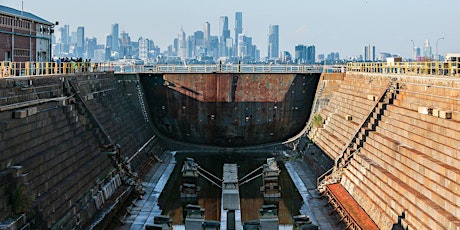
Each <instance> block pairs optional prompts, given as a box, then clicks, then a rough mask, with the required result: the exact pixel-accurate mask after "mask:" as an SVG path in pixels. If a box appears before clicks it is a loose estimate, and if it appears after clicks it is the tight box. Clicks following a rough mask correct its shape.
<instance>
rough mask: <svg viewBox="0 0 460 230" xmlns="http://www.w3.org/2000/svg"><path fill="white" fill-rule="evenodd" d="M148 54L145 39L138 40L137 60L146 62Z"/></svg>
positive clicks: (147, 44)
mask: <svg viewBox="0 0 460 230" xmlns="http://www.w3.org/2000/svg"><path fill="white" fill-rule="evenodd" d="M148 54H149V40H148V39H145V38H142V37H141V38H139V59H141V60H144V61H145V60H147V58H148Z"/></svg>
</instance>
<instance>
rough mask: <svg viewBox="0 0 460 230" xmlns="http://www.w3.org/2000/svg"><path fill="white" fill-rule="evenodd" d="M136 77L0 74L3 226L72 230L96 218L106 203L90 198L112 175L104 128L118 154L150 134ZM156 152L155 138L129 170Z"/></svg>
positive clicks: (0, 218) (0, 210) (0, 211)
mask: <svg viewBox="0 0 460 230" xmlns="http://www.w3.org/2000/svg"><path fill="white" fill-rule="evenodd" d="M69 81H70V82H71V83H69ZM137 84H139V81H138V80H137V77H136V76H131V78H120V77H118V78H117V77H115V76H114V74H113V73H90V74H76V75H67V76H65V77H64V76H51V77H33V78H24V77H21V78H9V79H5V78H4V79H0V130H1V132H0V152H1V153H2V154H1V156H0V226H1V228H6V229H17V228H20V227H21V226H24V225H26V224H29V226H30V227H32V228H34V229H48V228H52V229H55V228H64V229H72V228H76V227H78V226H80V227H81V228H84V227H85V226H87V225H88V224H89V223H92V222H93V221H94V220H93V219H94V217H97V216H98V213H99V212H100V211H101V210H103V209H104V207H97V205H96V201H95V197H97V195H98V194H97V193H98V191H102V189H103V188H102V187H103V186H105V185H106V184H107V183H109V182H110V181H111V180H112V182H113V181H114V178H116V177H115V175H116V174H117V173H116V171H115V172H114V169H115V168H114V166H113V164H112V162H111V160H110V158H109V157H108V156H107V155H105V154H102V153H101V151H100V149H99V145H101V144H109V143H108V138H107V137H106V136H105V134H104V132H102V130H105V132H106V133H107V134H108V135H109V136H110V139H112V140H113V142H114V143H117V144H119V145H120V146H121V153H122V158H126V157H131V156H132V155H133V154H134V153H136V151H138V149H139V148H140V147H141V146H143V145H144V143H146V142H147V141H148V140H149V139H150V138H151V137H152V136H154V132H153V129H152V128H151V125H150V123H147V122H146V121H145V119H144V117H143V115H142V112H141V109H140V106H139V105H138V104H139V97H138V94H137V88H136V87H137ZM72 85H73V86H74V87H72ZM77 89H78V90H77ZM78 95H79V96H80V97H78ZM80 98H81V100H80ZM82 100H83V101H82ZM98 123H99V124H98ZM155 151H161V148H160V147H159V143H158V142H157V141H156V140H154V141H151V142H150V144H149V146H147V147H146V148H144V150H143V151H142V152H141V154H137V155H136V156H137V157H136V158H134V159H133V160H132V161H131V167H132V169H133V170H134V171H137V172H140V171H142V170H144V166H145V165H144V162H145V160H146V159H147V158H149V157H150V156H151V154H152V153H154V152H155ZM115 184H117V183H115ZM117 185H118V184H117ZM107 191H108V190H107ZM111 192H113V191H111ZM101 194H102V192H101ZM107 202H108V201H107ZM106 205H107V203H106ZM24 213H25V215H24ZM21 214H23V215H21ZM13 217H14V218H13Z"/></svg>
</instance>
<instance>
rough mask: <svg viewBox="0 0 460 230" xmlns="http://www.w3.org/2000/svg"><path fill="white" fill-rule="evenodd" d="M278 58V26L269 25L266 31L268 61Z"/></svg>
mask: <svg viewBox="0 0 460 230" xmlns="http://www.w3.org/2000/svg"><path fill="white" fill-rule="evenodd" d="M278 57H279V26H278V25H270V27H269V31H268V59H276V58H278Z"/></svg>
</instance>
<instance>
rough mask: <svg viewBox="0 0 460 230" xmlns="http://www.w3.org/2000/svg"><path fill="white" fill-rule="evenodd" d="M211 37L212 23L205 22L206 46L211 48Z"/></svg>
mask: <svg viewBox="0 0 460 230" xmlns="http://www.w3.org/2000/svg"><path fill="white" fill-rule="evenodd" d="M210 37H211V24H210V23H209V22H205V23H204V46H205V48H206V49H209V44H210V43H209V40H210Z"/></svg>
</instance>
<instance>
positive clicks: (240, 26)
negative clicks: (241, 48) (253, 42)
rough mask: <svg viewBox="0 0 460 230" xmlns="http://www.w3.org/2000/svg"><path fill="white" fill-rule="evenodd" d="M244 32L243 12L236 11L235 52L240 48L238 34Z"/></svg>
mask: <svg viewBox="0 0 460 230" xmlns="http://www.w3.org/2000/svg"><path fill="white" fill-rule="evenodd" d="M242 33H243V13H242V12H236V13H235V43H234V44H235V54H237V50H238V35H239V34H242Z"/></svg>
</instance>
